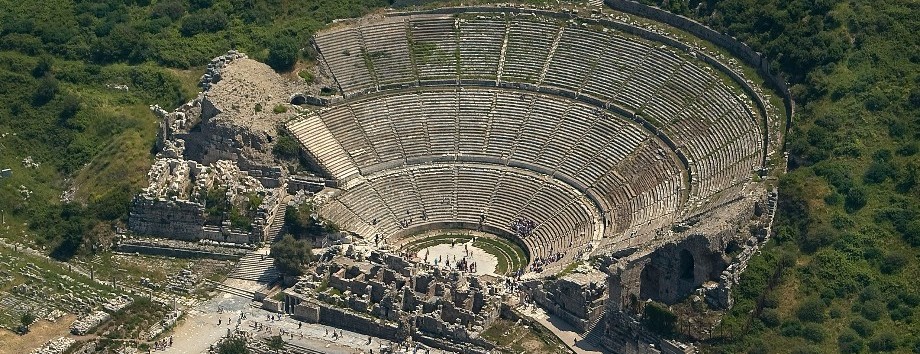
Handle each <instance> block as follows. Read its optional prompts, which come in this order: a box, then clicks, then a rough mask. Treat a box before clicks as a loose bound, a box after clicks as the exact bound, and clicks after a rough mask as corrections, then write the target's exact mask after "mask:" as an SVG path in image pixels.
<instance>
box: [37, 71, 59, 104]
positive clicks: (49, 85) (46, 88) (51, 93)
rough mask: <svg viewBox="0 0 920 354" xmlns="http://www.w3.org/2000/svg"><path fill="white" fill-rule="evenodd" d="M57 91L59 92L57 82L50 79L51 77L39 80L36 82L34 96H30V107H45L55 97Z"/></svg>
mask: <svg viewBox="0 0 920 354" xmlns="http://www.w3.org/2000/svg"><path fill="white" fill-rule="evenodd" d="M58 91H60V87H59V86H58V82H57V80H55V79H54V78H53V77H51V75H45V76H43V77H42V78H41V80H39V81H38V88H36V89H35V94H34V95H32V105H34V106H43V105H45V104H46V103H48V102H49V101H51V100H53V99H54V97H55V96H57V94H58Z"/></svg>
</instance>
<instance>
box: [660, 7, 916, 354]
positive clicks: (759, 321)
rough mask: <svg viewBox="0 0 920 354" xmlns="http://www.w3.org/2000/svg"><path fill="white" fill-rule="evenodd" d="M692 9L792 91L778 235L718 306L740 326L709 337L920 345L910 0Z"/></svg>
mask: <svg viewBox="0 0 920 354" xmlns="http://www.w3.org/2000/svg"><path fill="white" fill-rule="evenodd" d="M682 3H683V4H686V2H681V1H672V4H675V6H674V7H672V11H676V12H681V9H680V6H679V5H680V4H682ZM695 6H696V3H693V4H692V6H690V7H691V8H695ZM699 9H700V10H699V11H698V12H686V14H688V15H691V16H696V17H698V18H700V19H701V20H703V21H704V22H707V23H709V24H710V25H712V26H714V27H716V28H719V29H722V30H724V31H727V32H729V33H731V34H733V35H735V36H738V37H739V38H741V39H742V40H745V41H747V42H748V43H750V44H752V45H753V46H754V47H755V48H757V49H759V50H761V51H763V52H765V53H767V55H769V56H771V57H772V58H774V59H775V60H776V64H777V67H779V68H781V69H782V70H783V71H785V72H787V73H788V74H789V76H790V79H791V81H792V83H793V84H795V86H794V87H793V92H794V94H795V95H796V99H797V100H798V102H799V104H800V106H799V111H798V115H797V116H796V118H795V121H794V122H793V128H792V130H791V132H790V133H791V134H790V137H789V141H788V144H789V145H788V146H789V150H790V155H791V166H790V167H791V169H792V170H791V172H790V173H789V174H788V175H787V176H785V177H784V178H783V179H782V181H781V184H780V186H781V189H780V193H781V208H780V212H779V215H778V219H777V224H776V227H775V229H776V230H777V235H776V237H775V239H774V240H773V241H771V242H770V243H769V244H768V246H767V247H766V249H765V250H764V252H762V254H761V255H759V256H758V257H755V259H754V260H753V261H752V266H751V267H750V268H749V270H748V271H747V272H746V273H745V275H744V277H743V283H742V284H741V286H740V287H739V288H738V289H737V290H738V291H737V292H736V295H737V296H738V303H737V305H736V307H735V308H734V309H733V310H732V311H731V313H730V314H729V316H727V317H726V318H725V319H724V322H725V324H726V327H727V328H728V329H729V330H730V331H731V330H733V331H734V332H735V333H746V335H743V336H741V337H740V338H735V340H730V341H729V340H726V341H716V342H715V343H712V345H711V346H707V348H706V349H707V350H708V351H716V352H745V351H747V352H837V351H850V352H859V351H888V350H893V351H898V352H908V351H914V352H920V326H918V325H917V324H918V323H920V311H918V310H917V308H918V302H920V284H918V283H917V282H916V279H918V277H920V262H918V257H920V251H918V247H917V246H920V245H918V244H917V241H916V239H917V237H918V235H917V233H918V232H920V229H918V228H917V227H916V225H917V223H916V222H914V223H911V221H912V220H916V217H917V216H920V186H918V183H917V172H918V168H920V166H918V162H917V161H918V160H917V156H918V155H917V141H918V138H920V136H918V132H920V122H918V117H920V75H918V74H920V65H918V63H920V55H918V54H917V53H918V49H920V43H918V42H920V41H918V36H916V34H914V33H912V31H914V30H915V29H916V28H918V26H920V22H918V20H920V17H918V16H917V13H918V10H920V9H918V5H917V3H915V2H909V1H883V2H871V3H869V2H865V1H849V2H840V3H834V2H830V1H825V2H804V1H791V2H789V1H766V2H757V3H756V4H755V3H753V2H751V1H746V0H723V1H714V2H709V3H708V5H707V4H704V5H701V7H700V8H699ZM860 194H862V195H864V196H865V204H864V205H862V204H863V203H861V202H860V200H859V199H860V198H859V195H860ZM910 242H914V245H913V246H911V244H910ZM781 265H782V266H783V267H782V269H783V272H782V273H781V276H780V277H779V279H778V281H777V282H776V283H775V284H774V286H773V287H771V286H769V284H770V281H769V279H770V277H771V275H772V274H773V273H774V271H775V270H776V269H777V268H779V267H780V266H781ZM761 294H765V295H764V297H763V299H762V300H763V302H762V304H763V306H762V307H761V306H758V305H757V302H758V297H759V296H760V295H761ZM752 310H753V313H754V315H755V317H752V316H751V315H750V312H751V311H752ZM748 323H749V325H748ZM859 324H868V327H871V330H870V331H862V330H861V327H860V326H859ZM742 328H747V330H743V329H742ZM854 328H856V329H854Z"/></svg>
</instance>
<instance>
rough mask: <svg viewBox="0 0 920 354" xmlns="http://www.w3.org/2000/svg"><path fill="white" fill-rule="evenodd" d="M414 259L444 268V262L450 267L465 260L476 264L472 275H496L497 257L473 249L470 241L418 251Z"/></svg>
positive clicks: (475, 248) (479, 249)
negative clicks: (448, 263) (447, 262)
mask: <svg viewBox="0 0 920 354" xmlns="http://www.w3.org/2000/svg"><path fill="white" fill-rule="evenodd" d="M416 257H418V259H419V260H420V261H422V262H424V263H428V264H431V265H439V266H445V261H448V260H449V261H450V264H451V267H453V265H455V264H457V261H460V260H462V259H463V258H466V260H467V262H472V263H476V269H475V272H473V274H478V275H496V274H495V268H496V267H497V266H498V258H497V257H495V256H494V255H492V254H489V253H488V252H486V251H485V250H483V249H481V248H479V247H474V246H473V245H472V241H471V242H468V243H464V244H455V245H451V244H447V243H445V244H440V245H435V246H431V247H428V248H424V249H421V250H419V251H418V253H417V254H416Z"/></svg>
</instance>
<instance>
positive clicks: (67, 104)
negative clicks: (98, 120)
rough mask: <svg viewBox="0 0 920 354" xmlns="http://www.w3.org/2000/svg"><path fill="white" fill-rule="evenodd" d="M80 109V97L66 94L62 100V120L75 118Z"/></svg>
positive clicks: (60, 115)
mask: <svg viewBox="0 0 920 354" xmlns="http://www.w3.org/2000/svg"><path fill="white" fill-rule="evenodd" d="M79 111H80V99H79V98H77V97H76V96H73V95H66V96H64V99H63V101H62V102H61V112H60V113H59V114H58V117H60V118H61V119H62V120H67V119H70V118H73V116H75V115H76V114H77V112H79Z"/></svg>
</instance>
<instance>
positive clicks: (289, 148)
mask: <svg viewBox="0 0 920 354" xmlns="http://www.w3.org/2000/svg"><path fill="white" fill-rule="evenodd" d="M272 154H273V155H275V157H277V158H279V159H282V160H293V159H296V158H297V157H298V156H299V154H300V144H298V143H297V140H295V139H294V138H293V137H291V136H290V135H287V134H284V133H280V134H278V140H277V141H275V146H274V147H272Z"/></svg>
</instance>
